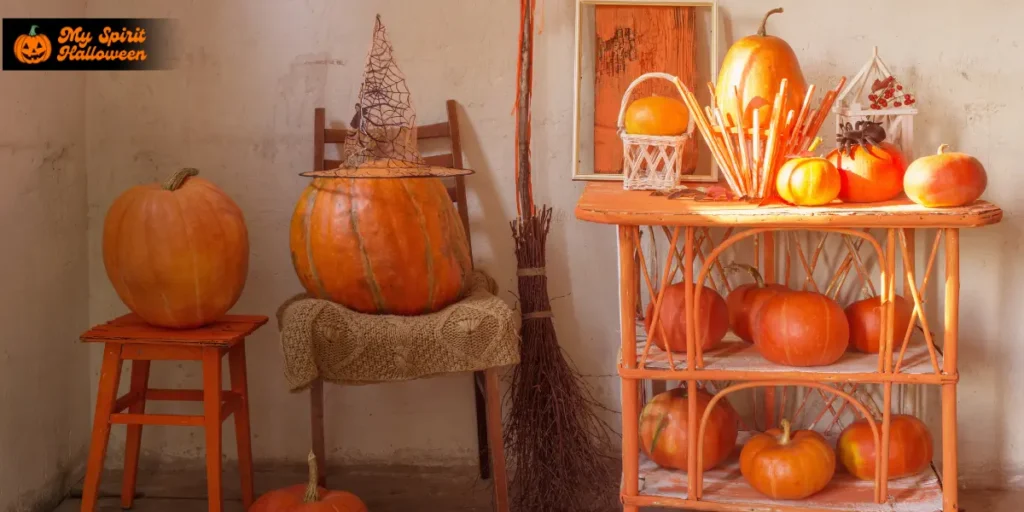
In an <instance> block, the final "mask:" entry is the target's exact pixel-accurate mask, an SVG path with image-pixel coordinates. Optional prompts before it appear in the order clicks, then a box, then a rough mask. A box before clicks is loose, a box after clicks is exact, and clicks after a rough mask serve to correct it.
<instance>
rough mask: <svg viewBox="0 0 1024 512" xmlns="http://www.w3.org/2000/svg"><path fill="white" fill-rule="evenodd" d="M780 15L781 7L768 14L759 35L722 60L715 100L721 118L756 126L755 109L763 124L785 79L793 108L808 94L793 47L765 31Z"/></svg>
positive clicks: (738, 43)
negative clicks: (771, 20)
mask: <svg viewBox="0 0 1024 512" xmlns="http://www.w3.org/2000/svg"><path fill="white" fill-rule="evenodd" d="M781 12H782V8H781V7H780V8H776V9H772V10H770V11H768V14H765V15H764V19H763V20H761V26H760V28H758V29H757V34H756V35H751V36H746V37H744V38H742V39H739V40H738V41H736V42H735V43H733V44H732V46H730V47H729V51H727V52H726V53H725V58H724V59H722V67H721V71H719V72H718V81H717V83H716V84H715V101H716V103H717V106H718V108H719V110H721V111H722V116H725V117H731V118H732V119H733V122H734V123H737V124H739V123H740V122H741V121H740V120H742V124H743V127H744V128H750V127H752V126H753V123H754V121H753V120H754V110H757V111H758V116H759V118H760V120H761V123H762V124H764V123H767V121H768V120H770V119H771V116H772V108H773V104H774V101H775V96H776V95H777V94H778V93H779V86H780V84H781V83H782V79H784V78H785V79H786V80H787V81H788V85H787V88H786V96H787V97H786V103H787V104H788V105H789V106H790V108H793V107H794V106H799V105H801V104H802V103H803V100H804V95H805V94H806V93H807V81H806V80H805V79H804V74H803V71H802V70H801V69H800V61H799V60H798V59H797V56H796V52H794V51H793V47H792V46H790V45H789V43H787V42H786V41H785V40H784V39H782V38H780V37H776V36H772V35H768V33H767V30H766V28H765V25H766V24H767V23H768V17H769V16H771V15H773V14H778V13H781ZM736 91H739V98H737V97H736ZM783 117H785V115H783Z"/></svg>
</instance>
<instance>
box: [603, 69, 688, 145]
mask: <svg viewBox="0 0 1024 512" xmlns="http://www.w3.org/2000/svg"><path fill="white" fill-rule="evenodd" d="M651 78H661V79H664V80H668V81H669V82H670V83H671V84H672V85H674V86H676V90H677V91H679V97H680V98H683V97H685V93H683V89H684V87H683V83H682V82H680V81H679V77H677V76H675V75H671V74H669V73H662V72H659V71H654V72H650V73H644V74H642V75H640V76H638V77H636V80H633V83H631V84H629V87H627V88H626V92H625V94H623V95H622V105H620V106H619V120H618V122H617V123H616V126H617V127H618V131H619V133H623V132H625V130H626V107H628V106H629V98H630V96H631V95H632V94H633V89H635V88H636V86H638V85H640V83H641V82H644V81H645V80H648V79H651ZM687 110H689V107H687ZM694 115H695V114H694V113H693V112H690V121H689V123H688V124H687V126H686V133H687V134H690V135H692V134H693V129H694V126H695V123H694V121H693V117H694Z"/></svg>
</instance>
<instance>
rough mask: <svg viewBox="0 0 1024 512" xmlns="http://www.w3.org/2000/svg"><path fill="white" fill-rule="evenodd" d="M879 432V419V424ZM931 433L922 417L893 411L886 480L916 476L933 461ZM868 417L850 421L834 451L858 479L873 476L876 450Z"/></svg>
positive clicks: (844, 465) (876, 456)
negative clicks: (887, 477)
mask: <svg viewBox="0 0 1024 512" xmlns="http://www.w3.org/2000/svg"><path fill="white" fill-rule="evenodd" d="M878 429H879V432H881V429H882V426H881V422H879V423H878ZM932 442H933V441H932V434H931V432H929V431H928V427H927V426H926V425H925V424H924V422H922V421H921V420H919V419H917V418H915V417H913V416H909V415H906V414H894V415H893V416H892V418H891V420H890V422H889V480H892V479H894V478H901V477H905V476H910V475H915V474H917V473H920V472H921V471H924V470H925V469H927V468H928V467H929V465H930V464H931V461H932V450H933V447H932ZM879 451H881V447H879V449H878V450H875V438H874V436H873V435H872V434H871V425H870V424H868V420H866V419H861V420H858V421H855V422H853V423H852V424H851V425H850V426H848V427H846V428H845V429H844V430H843V432H842V433H841V434H839V441H838V443H837V444H836V452H837V453H836V454H837V455H838V457H839V461H840V462H841V463H842V464H843V467H845V468H846V470H847V471H849V472H850V474H852V475H853V476H855V477H857V478H860V479H861V480H873V479H874V478H875V464H877V459H878V452H879Z"/></svg>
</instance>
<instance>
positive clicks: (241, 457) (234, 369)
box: [228, 343, 254, 510]
mask: <svg viewBox="0 0 1024 512" xmlns="http://www.w3.org/2000/svg"><path fill="white" fill-rule="evenodd" d="M228 364H229V366H230V368H231V391H233V392H235V393H237V395H238V396H239V397H240V400H241V403H240V404H239V406H238V410H236V411H235V438H236V439H237V441H238V472H239V473H240V474H241V476H242V506H243V508H244V509H245V510H249V507H250V506H252V502H253V498H254V496H253V467H252V437H251V436H252V432H251V430H250V427H249V383H248V377H247V375H246V368H245V343H238V344H237V345H235V346H234V347H232V348H231V351H230V352H228Z"/></svg>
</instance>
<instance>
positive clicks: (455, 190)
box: [313, 100, 473, 257]
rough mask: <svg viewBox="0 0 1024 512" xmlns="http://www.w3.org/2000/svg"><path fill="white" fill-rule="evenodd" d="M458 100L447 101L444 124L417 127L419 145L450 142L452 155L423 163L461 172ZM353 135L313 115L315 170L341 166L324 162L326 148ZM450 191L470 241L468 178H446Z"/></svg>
mask: <svg viewBox="0 0 1024 512" xmlns="http://www.w3.org/2000/svg"><path fill="white" fill-rule="evenodd" d="M457 106H458V104H457V103H456V102H455V100H448V102H447V104H446V111H447V114H448V119H447V120H446V121H444V122H441V123H434V124H427V125H420V126H417V127H416V139H417V142H422V141H424V140H428V139H442V138H446V139H448V140H449V142H450V144H449V146H448V147H449V150H450V151H449V152H447V153H441V154H436V155H429V156H426V157H424V158H423V159H424V160H425V161H426V162H427V163H428V164H430V165H437V166H441V167H452V168H456V169H461V168H462V143H461V141H460V140H459V120H458V114H457V111H456V107H457ZM352 133H354V132H353V131H352V130H349V129H347V128H328V127H327V114H326V111H325V110H324V108H323V107H320V108H317V109H315V110H314V111H313V170H315V171H322V170H324V169H333V168H336V167H340V166H341V161H340V160H330V159H327V158H324V155H325V151H324V149H325V145H326V144H342V143H343V142H345V139H346V138H347V137H348V136H349V135H351V134H352ZM443 180H444V181H445V186H446V187H447V188H448V197H450V198H451V199H452V201H453V202H454V203H455V206H456V208H457V209H458V212H459V218H460V219H461V220H462V227H463V228H465V230H466V237H467V238H469V205H467V204H466V177H465V176H455V177H453V178H443ZM469 247H470V257H472V255H473V244H472V240H470V246H469Z"/></svg>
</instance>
